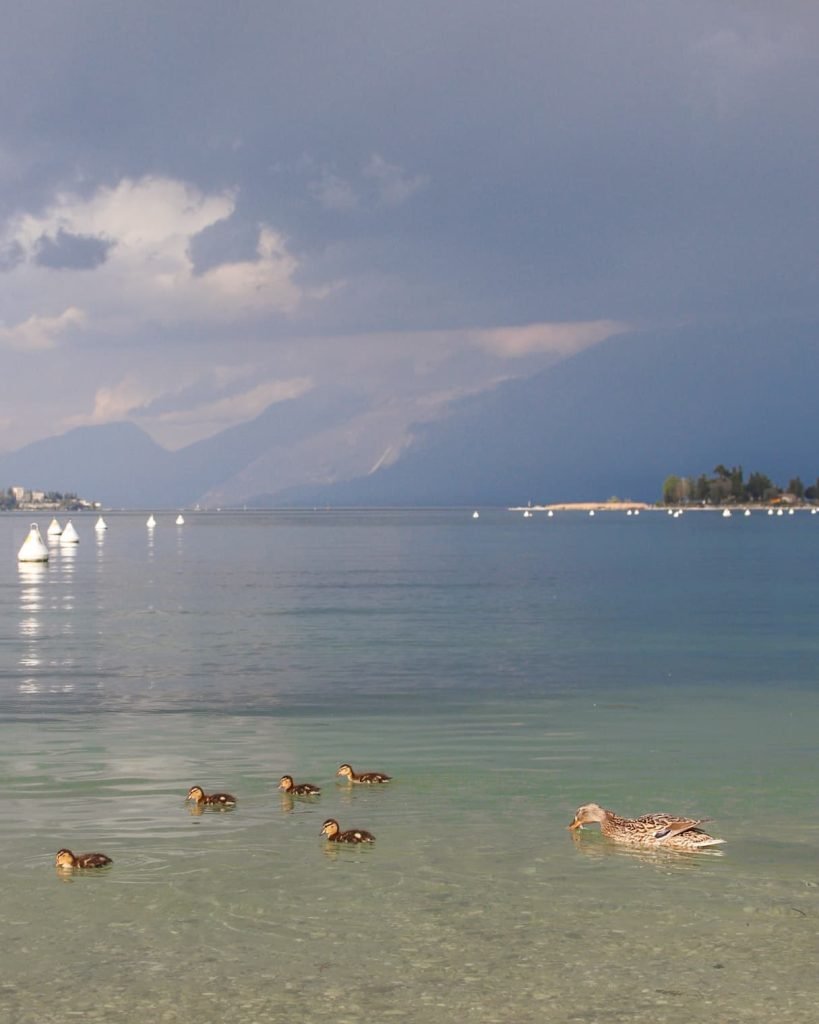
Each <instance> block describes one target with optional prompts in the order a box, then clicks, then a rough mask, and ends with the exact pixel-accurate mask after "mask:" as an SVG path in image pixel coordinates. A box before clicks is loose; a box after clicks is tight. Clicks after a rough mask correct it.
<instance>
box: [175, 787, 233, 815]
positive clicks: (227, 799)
mask: <svg viewBox="0 0 819 1024" xmlns="http://www.w3.org/2000/svg"><path fill="white" fill-rule="evenodd" d="M185 799H186V800H193V802H194V803H195V804H196V806H197V807H219V808H221V809H222V810H227V809H228V808H230V807H235V806H236V797H235V796H231V795H230V793H206V792H205V791H204V790H203V789H202V787H201V786H191V788H190V789H189V790H188V795H187V796H186V797H185Z"/></svg>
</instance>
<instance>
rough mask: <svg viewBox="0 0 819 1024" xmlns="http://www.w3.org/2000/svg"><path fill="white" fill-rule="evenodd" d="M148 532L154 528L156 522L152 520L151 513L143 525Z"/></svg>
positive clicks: (152, 515)
mask: <svg viewBox="0 0 819 1024" xmlns="http://www.w3.org/2000/svg"><path fill="white" fill-rule="evenodd" d="M145 525H146V526H147V527H148V529H149V530H153V528H154V527H155V526H156V520H155V519H154V514H153V512H152V513H151V514H150V515H149V516H148V521H147V522H146V523H145Z"/></svg>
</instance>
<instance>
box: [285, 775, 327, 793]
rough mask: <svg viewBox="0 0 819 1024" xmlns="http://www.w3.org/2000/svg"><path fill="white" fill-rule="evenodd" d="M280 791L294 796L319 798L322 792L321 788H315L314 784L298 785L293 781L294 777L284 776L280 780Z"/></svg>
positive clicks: (304, 783) (303, 783)
mask: <svg viewBox="0 0 819 1024" xmlns="http://www.w3.org/2000/svg"><path fill="white" fill-rule="evenodd" d="M279 789H283V790H284V791H285V793H289V794H292V795H293V796H318V795H319V793H320V792H321V787H320V786H314V785H313V783H312V782H299V783H298V784H296V783H295V782H294V781H293V776H292V775H282V777H281V778H280V779H279Z"/></svg>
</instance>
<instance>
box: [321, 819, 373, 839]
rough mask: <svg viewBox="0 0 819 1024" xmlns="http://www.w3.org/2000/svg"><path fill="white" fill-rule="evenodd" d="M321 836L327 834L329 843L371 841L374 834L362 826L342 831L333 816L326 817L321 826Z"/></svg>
mask: <svg viewBox="0 0 819 1024" xmlns="http://www.w3.org/2000/svg"><path fill="white" fill-rule="evenodd" d="M319 835H321V836H327V838H328V839H329V840H330V842H331V843H372V842H375V836H374V835H373V834H372V832H365V831H364V829H363V828H351V829H348V830H347V831H346V832H342V831H341V829H340V827H339V824H338V822H337V821H336V819H335V818H328V819H327V821H325V822H324V824H323V825H322V826H321V832H319Z"/></svg>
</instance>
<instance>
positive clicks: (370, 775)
mask: <svg viewBox="0 0 819 1024" xmlns="http://www.w3.org/2000/svg"><path fill="white" fill-rule="evenodd" d="M336 775H344V776H345V777H346V778H347V779H349V780H350V782H361V783H364V784H365V785H372V784H373V783H377V782H389V781H390V779H391V778H392V776H391V775H385V774H384V773H383V772H362V773H361V774H360V775H359V774H358V773H357V772H354V771H353V769H352V768H351V767H350V766H349V765H348V764H342V765H340V766H339V769H338V771H337V772H336Z"/></svg>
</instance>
